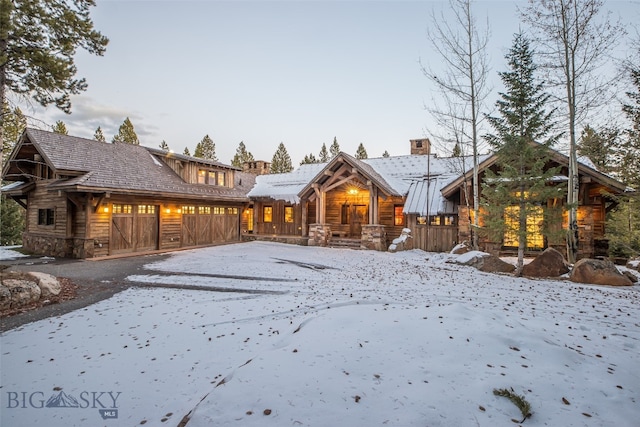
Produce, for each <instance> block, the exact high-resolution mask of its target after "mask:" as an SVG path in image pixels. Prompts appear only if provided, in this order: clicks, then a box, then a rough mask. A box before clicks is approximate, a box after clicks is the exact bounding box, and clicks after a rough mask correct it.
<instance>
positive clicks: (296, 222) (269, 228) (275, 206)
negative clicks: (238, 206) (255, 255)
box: [253, 200, 302, 236]
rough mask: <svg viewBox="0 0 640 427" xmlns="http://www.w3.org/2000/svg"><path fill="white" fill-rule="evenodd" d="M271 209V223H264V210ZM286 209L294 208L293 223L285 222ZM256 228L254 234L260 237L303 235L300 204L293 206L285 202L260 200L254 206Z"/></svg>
mask: <svg viewBox="0 0 640 427" xmlns="http://www.w3.org/2000/svg"><path fill="white" fill-rule="evenodd" d="M265 207H271V208H272V215H271V221H270V222H265V221H264V208H265ZM285 207H291V208H293V222H285V221H284V216H285ZM253 215H254V221H255V226H254V230H253V234H260V235H288V236H301V235H302V210H301V206H300V204H296V205H292V204H290V203H285V202H284V201H283V200H258V201H255V202H254V204H253Z"/></svg>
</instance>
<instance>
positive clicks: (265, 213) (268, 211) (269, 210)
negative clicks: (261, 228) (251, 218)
mask: <svg viewBox="0 0 640 427" xmlns="http://www.w3.org/2000/svg"><path fill="white" fill-rule="evenodd" d="M272 220H273V207H272V206H265V207H264V208H262V221H263V222H271V221H272Z"/></svg>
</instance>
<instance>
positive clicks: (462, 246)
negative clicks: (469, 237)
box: [450, 241, 471, 255]
mask: <svg viewBox="0 0 640 427" xmlns="http://www.w3.org/2000/svg"><path fill="white" fill-rule="evenodd" d="M469 251H471V247H470V246H469V244H468V243H467V242H466V241H465V242H462V243H458V244H457V245H455V246H454V247H453V249H451V252H450V253H452V254H453V255H462V254H466V253H467V252H469Z"/></svg>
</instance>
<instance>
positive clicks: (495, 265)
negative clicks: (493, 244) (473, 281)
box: [478, 255, 516, 273]
mask: <svg viewBox="0 0 640 427" xmlns="http://www.w3.org/2000/svg"><path fill="white" fill-rule="evenodd" d="M482 261H483V262H482V265H481V266H480V267H478V270H480V271H484V272H487V273H513V271H514V270H515V269H516V266H515V265H513V264H509V263H508V262H505V261H503V260H501V259H500V258H498V257H497V256H495V255H489V256H487V257H484V258H482Z"/></svg>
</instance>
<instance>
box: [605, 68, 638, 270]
mask: <svg viewBox="0 0 640 427" xmlns="http://www.w3.org/2000/svg"><path fill="white" fill-rule="evenodd" d="M630 77H631V84H632V85H633V86H634V88H633V89H634V91H630V92H626V95H627V97H628V98H629V101H628V102H627V103H625V104H623V106H622V111H623V112H624V114H625V116H626V117H627V119H628V120H629V124H630V126H629V128H627V129H626V130H625V131H624V132H623V133H622V138H621V143H620V145H619V147H618V150H617V152H616V161H615V163H617V164H619V168H618V170H617V171H616V172H617V175H618V177H619V178H620V180H621V181H622V182H624V183H625V184H627V185H628V186H630V187H631V188H633V189H634V190H635V192H634V193H632V194H630V195H629V196H627V197H625V198H621V199H620V200H619V204H618V206H617V207H616V209H615V210H614V211H613V212H611V214H610V215H609V218H608V220H607V238H609V249H610V255H614V256H621V257H631V256H637V255H638V254H640V167H638V165H640V67H636V68H633V69H631V70H630Z"/></svg>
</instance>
